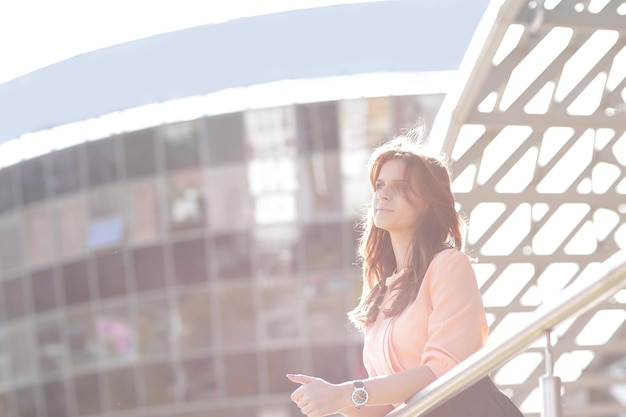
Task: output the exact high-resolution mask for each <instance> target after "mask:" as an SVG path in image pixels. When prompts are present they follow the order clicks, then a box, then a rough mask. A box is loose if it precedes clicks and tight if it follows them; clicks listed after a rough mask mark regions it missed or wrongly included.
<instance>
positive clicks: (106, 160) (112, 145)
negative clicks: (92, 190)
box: [85, 137, 119, 187]
mask: <svg viewBox="0 0 626 417" xmlns="http://www.w3.org/2000/svg"><path fill="white" fill-rule="evenodd" d="M117 139H118V138H117V137H111V138H106V139H98V140H94V141H90V142H87V144H86V145H85V149H86V154H87V178H88V179H89V184H90V185H91V186H92V187H93V186H96V185H102V184H106V183H109V182H113V181H116V180H117V179H118V178H119V176H118V167H117V165H118V159H119V158H118V154H117V146H116V145H117Z"/></svg>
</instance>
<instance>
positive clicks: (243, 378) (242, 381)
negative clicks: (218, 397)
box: [224, 352, 259, 397]
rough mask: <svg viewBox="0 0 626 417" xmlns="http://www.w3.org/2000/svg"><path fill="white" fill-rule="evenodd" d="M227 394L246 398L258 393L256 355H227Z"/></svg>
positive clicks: (252, 353) (225, 361) (225, 363)
mask: <svg viewBox="0 0 626 417" xmlns="http://www.w3.org/2000/svg"><path fill="white" fill-rule="evenodd" d="M224 367H225V368H226V369H225V372H224V373H225V378H226V394H227V395H228V396H229V397H244V396H248V395H256V394H257V393H258V390H259V388H258V384H257V378H258V371H257V369H258V368H257V358H256V353H255V352H251V353H243V354H235V355H227V356H225V357H224Z"/></svg>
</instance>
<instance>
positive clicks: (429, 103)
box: [391, 94, 444, 133]
mask: <svg viewBox="0 0 626 417" xmlns="http://www.w3.org/2000/svg"><path fill="white" fill-rule="evenodd" d="M443 98H444V94H431V95H419V96H414V95H412V96H394V97H391V103H392V114H393V125H392V129H393V132H395V133H399V132H400V131H401V129H407V128H410V127H412V126H414V125H415V124H416V122H417V121H418V119H422V120H423V121H424V122H425V124H426V127H427V128H428V127H430V126H432V125H433V123H434V121H435V116H436V115H437V112H438V111H439V108H440V107H441V103H442V101H443Z"/></svg>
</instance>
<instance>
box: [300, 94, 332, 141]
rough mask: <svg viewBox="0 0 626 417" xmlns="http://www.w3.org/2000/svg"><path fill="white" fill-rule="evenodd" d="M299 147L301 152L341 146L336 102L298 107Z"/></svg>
mask: <svg viewBox="0 0 626 417" xmlns="http://www.w3.org/2000/svg"><path fill="white" fill-rule="evenodd" d="M296 117H297V122H298V141H299V142H298V148H299V150H300V152H301V153H311V152H313V153H315V152H328V151H335V150H337V149H338V148H339V134H338V129H337V126H338V122H337V104H336V102H334V101H333V102H326V103H310V104H300V105H298V106H297V107H296Z"/></svg>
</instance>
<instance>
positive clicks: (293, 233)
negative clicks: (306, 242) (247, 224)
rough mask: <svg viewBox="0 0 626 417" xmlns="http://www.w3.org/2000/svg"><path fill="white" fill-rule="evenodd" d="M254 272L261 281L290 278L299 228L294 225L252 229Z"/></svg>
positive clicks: (294, 262)
mask: <svg viewBox="0 0 626 417" xmlns="http://www.w3.org/2000/svg"><path fill="white" fill-rule="evenodd" d="M253 236H254V245H253V251H254V271H255V273H256V274H257V276H258V277H259V278H260V279H261V280H263V281H272V280H275V279H277V278H280V277H281V276H282V277H285V276H286V277H291V276H293V274H294V273H295V271H296V262H297V259H298V254H297V249H298V246H297V245H298V240H299V237H300V228H299V227H297V226H295V225H289V226H270V227H259V228H256V229H254V235H253Z"/></svg>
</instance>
